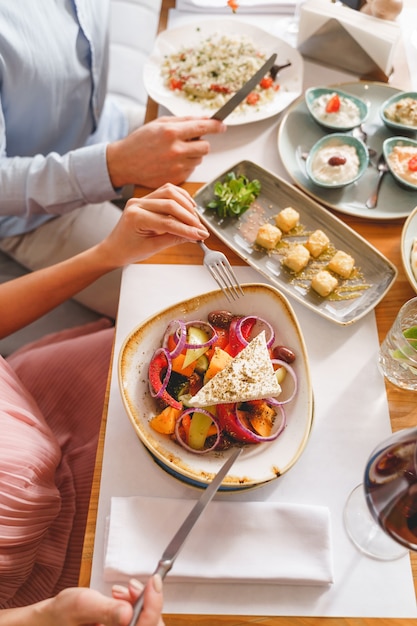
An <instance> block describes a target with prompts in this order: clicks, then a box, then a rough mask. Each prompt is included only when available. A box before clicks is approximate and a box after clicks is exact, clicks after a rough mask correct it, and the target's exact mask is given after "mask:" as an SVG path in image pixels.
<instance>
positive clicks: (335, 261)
mask: <svg viewBox="0 0 417 626" xmlns="http://www.w3.org/2000/svg"><path fill="white" fill-rule="evenodd" d="M354 265H355V259H354V258H353V257H351V256H350V254H347V253H346V252H343V251H342V250H338V251H337V252H336V254H335V255H334V256H333V257H332V258H331V259H330V262H329V264H328V266H327V267H328V269H329V270H331V271H332V272H335V273H336V274H339V276H341V277H342V278H349V276H350V275H351V273H352V270H353V266H354Z"/></svg>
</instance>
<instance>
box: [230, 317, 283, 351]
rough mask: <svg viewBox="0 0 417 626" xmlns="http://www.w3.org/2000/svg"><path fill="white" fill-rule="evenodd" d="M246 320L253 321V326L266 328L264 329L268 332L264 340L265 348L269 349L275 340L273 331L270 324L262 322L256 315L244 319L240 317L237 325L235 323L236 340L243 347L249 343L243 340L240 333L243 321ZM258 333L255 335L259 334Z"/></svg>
mask: <svg viewBox="0 0 417 626" xmlns="http://www.w3.org/2000/svg"><path fill="white" fill-rule="evenodd" d="M247 320H255V325H256V324H258V323H261V324H263V325H264V326H266V329H267V331H268V335H269V338H268V337H267V338H266V346H267V348H270V347H271V346H272V344H273V343H274V340H275V332H274V329H273V328H272V326H271V324H270V323H269V322H267V321H266V320H264V319H263V318H262V317H258V316H257V315H247V316H246V317H241V318H240V319H239V320H238V321H237V323H236V336H237V338H238V340H239V341H240V342H241V343H243V345H244V346H247V345H248V343H249V341H248V340H247V339H245V337H244V336H243V333H242V325H243V324H244V323H245V321H247ZM259 332H261V331H258V333H257V334H259Z"/></svg>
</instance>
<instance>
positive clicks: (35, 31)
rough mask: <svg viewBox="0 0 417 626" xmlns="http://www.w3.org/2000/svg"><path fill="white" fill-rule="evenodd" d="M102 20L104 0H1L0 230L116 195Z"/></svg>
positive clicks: (114, 121) (113, 119)
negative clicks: (110, 169)
mask: <svg viewBox="0 0 417 626" xmlns="http://www.w3.org/2000/svg"><path fill="white" fill-rule="evenodd" d="M108 20H109V0H0V216H8V217H0V237H6V236H10V235H17V234H21V233H25V232H28V231H30V230H32V229H34V228H36V227H37V226H39V225H40V224H42V223H43V222H45V220H47V219H51V218H52V217H53V216H54V215H61V214H64V213H67V212H68V211H71V210H72V209H75V208H77V207H80V206H82V205H85V204H87V203H95V202H102V201H104V200H110V199H113V198H115V197H117V195H118V194H117V191H116V190H115V189H114V188H113V187H112V184H111V182H110V178H109V175H108V171H107V164H106V147H107V143H108V142H109V141H114V140H116V139H119V138H120V137H122V136H124V135H125V134H126V132H127V120H126V119H125V117H124V115H123V113H122V111H121V110H120V109H118V108H117V106H116V104H115V103H114V102H112V101H111V100H110V99H109V98H106V89H107V73H108V52H109V47H108Z"/></svg>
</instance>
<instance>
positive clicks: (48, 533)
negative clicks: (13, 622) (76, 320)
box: [0, 319, 114, 608]
mask: <svg viewBox="0 0 417 626" xmlns="http://www.w3.org/2000/svg"><path fill="white" fill-rule="evenodd" d="M113 338H114V328H113V327H111V323H110V322H109V321H108V320H105V319H103V320H100V321H99V322H94V323H92V324H88V325H85V326H82V327H78V328H74V329H69V330H66V331H63V332H59V333H56V334H53V335H49V336H47V337H45V338H43V339H41V340H39V341H36V342H34V343H32V344H30V345H28V346H25V347H24V348H22V349H20V350H18V351H17V352H15V353H14V354H12V355H11V356H9V357H8V358H7V362H6V361H5V360H4V359H2V360H1V361H0V390H1V397H2V399H1V401H0V428H1V424H2V420H3V421H4V424H5V425H6V426H4V424H3V428H4V430H3V432H5V433H7V437H1V439H2V440H3V448H2V446H1V442H0V608H7V607H15V606H23V605H26V604H30V603H33V602H37V601H39V600H42V599H44V598H46V597H50V596H51V595H55V594H56V593H57V592H58V591H60V590H61V589H63V588H65V587H69V586H77V584H78V576H79V570H80V562H81V555H82V547H83V540H84V534H85V526H86V520H87V513H88V506H89V499H90V492H91V484H92V478H93V472H94V464H95V456H96V449H97V441H98V435H99V431H100V424H101V419H102V413H103V405H104V398H105V393H106V385H107V377H108V373H109V367H110V362H111V353H112V345H113ZM45 424H46V425H45ZM25 455H26V456H25ZM25 458H27V459H30V463H26V462H25ZM2 483H3V484H2Z"/></svg>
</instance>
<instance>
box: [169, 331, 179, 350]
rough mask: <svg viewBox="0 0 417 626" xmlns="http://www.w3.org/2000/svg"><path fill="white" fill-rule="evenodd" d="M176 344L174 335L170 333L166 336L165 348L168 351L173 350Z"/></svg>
mask: <svg viewBox="0 0 417 626" xmlns="http://www.w3.org/2000/svg"><path fill="white" fill-rule="evenodd" d="M176 346H177V342H176V341H175V338H174V335H170V336H169V337H168V343H167V350H168V352H174V350H175V348H176Z"/></svg>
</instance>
